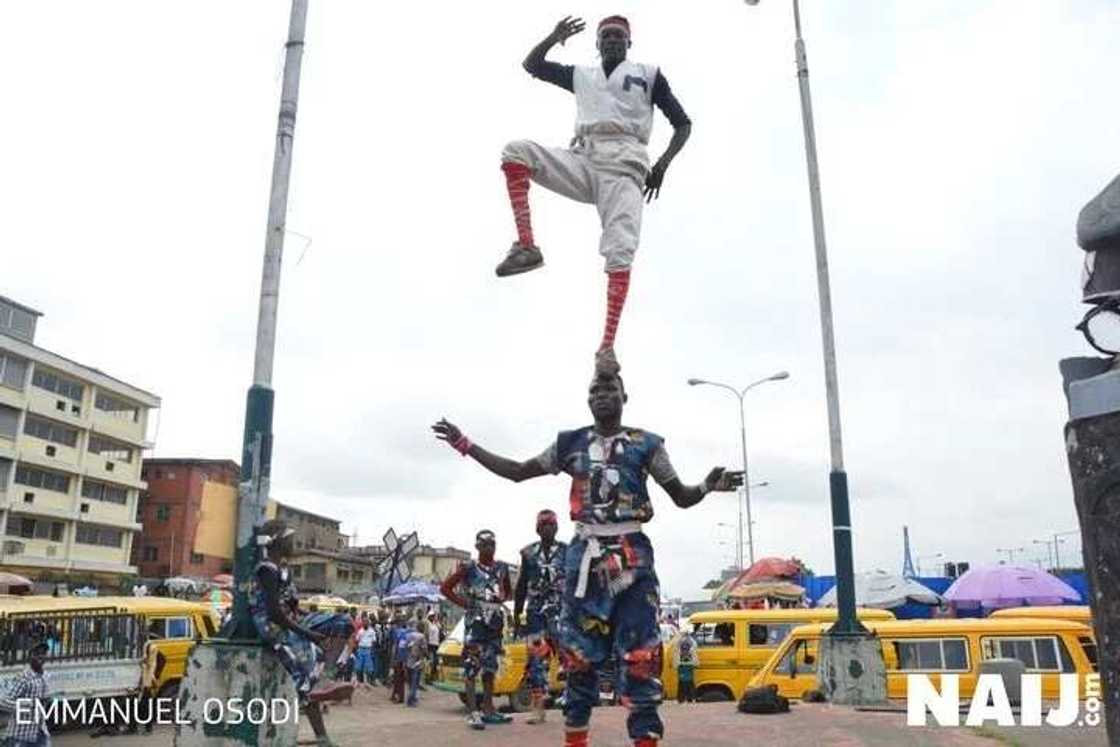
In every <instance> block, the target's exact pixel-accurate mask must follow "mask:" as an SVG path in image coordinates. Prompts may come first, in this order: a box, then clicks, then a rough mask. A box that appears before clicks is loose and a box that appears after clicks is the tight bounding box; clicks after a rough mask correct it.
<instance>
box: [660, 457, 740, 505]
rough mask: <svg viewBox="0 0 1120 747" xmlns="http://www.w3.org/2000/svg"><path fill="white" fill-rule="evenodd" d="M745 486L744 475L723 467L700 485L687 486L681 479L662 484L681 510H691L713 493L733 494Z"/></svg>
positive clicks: (717, 468) (716, 469) (718, 468)
mask: <svg viewBox="0 0 1120 747" xmlns="http://www.w3.org/2000/svg"><path fill="white" fill-rule="evenodd" d="M742 484H743V473H742V472H732V471H730V470H725V469H724V468H723V467H714V468H713V469H712V471H711V472H709V473H708V476H707V477H705V478H704V481H703V482H701V483H700V484H699V485H685V484H684V483H682V482H681V481H680V478H677V477H673V478H670V479H669V480H666V481H665V482H663V483H661V487H662V488H664V489H665V492H666V493H668V494H669V497H670V498H672V499H673V503H675V504H677V505H678V506H680V507H681V508H691V507H692V506H695V505H696V504H697V503H699V502H700V501H702V500H704V496H706V495H707V494H708V493H712V492H721V493H726V492H731V491H733V490H738V489H739V487H741V486H742Z"/></svg>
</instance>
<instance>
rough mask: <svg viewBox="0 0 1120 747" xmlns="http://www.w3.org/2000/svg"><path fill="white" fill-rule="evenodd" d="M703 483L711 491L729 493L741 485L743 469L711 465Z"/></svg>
mask: <svg viewBox="0 0 1120 747" xmlns="http://www.w3.org/2000/svg"><path fill="white" fill-rule="evenodd" d="M704 484H705V485H707V486H708V489H709V490H711V491H713V492H716V493H729V492H731V491H732V490H737V489H738V488H741V487H743V471H742V470H737V471H736V470H729V469H724V468H723V467H713V468H712V471H711V472H709V473H708V476H707V477H705V478H704Z"/></svg>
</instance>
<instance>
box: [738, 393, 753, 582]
mask: <svg viewBox="0 0 1120 747" xmlns="http://www.w3.org/2000/svg"><path fill="white" fill-rule="evenodd" d="M744 395H746V390H743V393H742V394H740V395H739V438H740V443H741V445H742V447H743V503H746V504H747V547H748V548H749V552H750V564H751V565H754V521H753V519H752V517H751V473H750V471H749V470H748V469H747V415H746V413H745V412H744V405H743V398H744ZM742 566H743V510H742V507H741V505H740V509H739V567H740V569H741V568H742Z"/></svg>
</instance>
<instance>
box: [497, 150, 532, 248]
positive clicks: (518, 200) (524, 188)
mask: <svg viewBox="0 0 1120 747" xmlns="http://www.w3.org/2000/svg"><path fill="white" fill-rule="evenodd" d="M502 171H504V172H505V174H506V189H508V190H509V204H510V206H511V207H513V222H514V224H515V225H516V226H517V241H518V243H520V244H521V246H522V247H523V248H525V249H528V248H529V247H531V246H532V245H533V225H532V223H531V222H530V220H529V167H528V166H526V165H525V164H521V163H517V162H515V161H503V162H502Z"/></svg>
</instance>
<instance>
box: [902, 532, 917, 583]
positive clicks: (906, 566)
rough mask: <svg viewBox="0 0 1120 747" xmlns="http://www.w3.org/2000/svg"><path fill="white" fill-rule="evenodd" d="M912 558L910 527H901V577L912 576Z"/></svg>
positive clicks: (913, 575) (914, 574)
mask: <svg viewBox="0 0 1120 747" xmlns="http://www.w3.org/2000/svg"><path fill="white" fill-rule="evenodd" d="M917 575H918V574H917V573H915V572H914V559H913V558H911V557H910V527H908V526H905V525H904V526H903V527H902V577H903V578H914V577H915V576H917Z"/></svg>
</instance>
